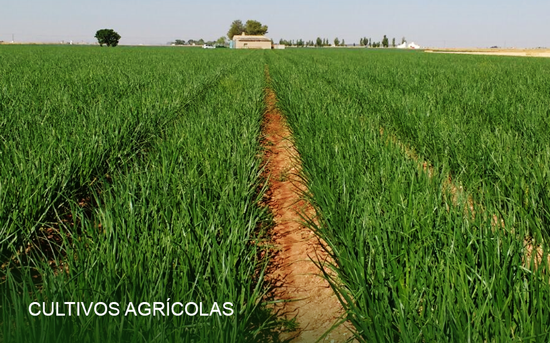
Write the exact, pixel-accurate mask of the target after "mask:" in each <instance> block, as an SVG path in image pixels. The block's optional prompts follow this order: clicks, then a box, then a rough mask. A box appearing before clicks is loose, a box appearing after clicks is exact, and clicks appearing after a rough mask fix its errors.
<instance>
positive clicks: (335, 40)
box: [334, 37, 340, 46]
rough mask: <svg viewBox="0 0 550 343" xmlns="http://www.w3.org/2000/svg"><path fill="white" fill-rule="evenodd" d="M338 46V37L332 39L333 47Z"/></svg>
mask: <svg viewBox="0 0 550 343" xmlns="http://www.w3.org/2000/svg"><path fill="white" fill-rule="evenodd" d="M339 45H340V40H339V39H338V37H336V38H334V46H339Z"/></svg>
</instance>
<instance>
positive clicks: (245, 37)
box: [233, 34, 271, 43]
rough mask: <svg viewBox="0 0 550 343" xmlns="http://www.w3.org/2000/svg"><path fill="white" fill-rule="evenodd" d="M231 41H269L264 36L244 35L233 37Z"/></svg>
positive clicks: (269, 40)
mask: <svg viewBox="0 0 550 343" xmlns="http://www.w3.org/2000/svg"><path fill="white" fill-rule="evenodd" d="M233 40H235V41H243V42H270V43H271V39H269V38H267V37H266V36H248V35H245V34H242V35H240V36H237V35H235V36H233Z"/></svg>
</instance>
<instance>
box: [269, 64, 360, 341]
mask: <svg viewBox="0 0 550 343" xmlns="http://www.w3.org/2000/svg"><path fill="white" fill-rule="evenodd" d="M266 74H267V75H268V73H267V72H266ZM266 106H267V110H266V113H265V116H264V123H263V135H264V137H265V139H264V142H263V146H264V148H265V149H266V153H265V156H264V161H265V163H266V175H265V176H268V177H269V190H268V192H267V195H266V199H265V203H266V205H267V206H269V208H270V210H271V211H272V213H273V216H274V220H275V227H274V229H273V236H272V237H273V243H274V244H275V246H276V249H275V253H274V257H273V258H272V260H271V263H270V268H269V269H270V272H269V273H268V275H267V280H268V282H270V283H271V284H272V285H274V286H275V287H274V294H273V296H274V298H275V300H278V301H284V302H281V303H278V304H276V305H275V310H276V311H278V312H279V314H280V315H282V316H285V317H286V318H287V319H292V318H295V319H296V322H297V324H298V330H297V331H295V332H292V333H283V335H282V337H281V338H282V339H290V340H291V341H292V342H303V343H313V342H315V341H317V340H318V339H319V338H321V336H322V335H323V334H324V333H325V332H326V331H327V330H328V329H330V328H331V327H332V325H333V324H334V323H335V322H337V320H338V318H339V317H340V316H341V315H342V313H343V309H342V306H341V305H340V303H339V301H338V299H337V297H336V295H335V294H334V292H333V290H332V289H331V287H330V286H329V284H328V282H327V281H326V280H325V279H323V278H321V277H320V274H321V272H320V270H319V268H318V267H317V266H316V265H315V264H314V263H313V261H312V260H311V258H316V256H319V258H320V259H321V260H322V259H325V258H326V256H327V254H326V253H325V252H324V251H323V250H322V247H321V245H320V243H319V241H318V239H317V238H316V236H315V235H314V233H313V232H312V231H311V230H310V229H309V228H307V227H305V226H304V225H303V224H302V222H303V220H302V219H301V216H300V214H301V213H305V214H307V215H308V216H313V215H314V214H315V212H314V210H313V208H312V206H311V205H310V204H309V203H307V202H306V201H304V200H303V199H301V197H300V193H302V192H303V191H305V190H306V186H305V185H304V184H303V183H302V182H301V181H302V180H301V179H300V178H299V177H298V174H299V172H300V168H301V166H300V163H299V160H298V159H297V158H296V157H297V156H298V153H297V151H296V148H295V146H294V144H293V142H292V139H291V133H290V131H289V129H288V127H287V123H286V120H285V118H284V117H283V116H282V115H281V113H280V111H279V110H278V109H277V98H276V96H275V93H274V92H273V90H271V89H267V93H266ZM289 301H290V302H289ZM351 336H352V334H351V333H350V331H349V330H348V329H346V328H345V327H344V325H341V326H339V327H338V328H336V329H335V330H334V331H332V332H331V333H329V334H328V335H327V337H325V338H323V340H322V341H323V342H334V343H336V342H344V341H346V339H347V338H349V337H351Z"/></svg>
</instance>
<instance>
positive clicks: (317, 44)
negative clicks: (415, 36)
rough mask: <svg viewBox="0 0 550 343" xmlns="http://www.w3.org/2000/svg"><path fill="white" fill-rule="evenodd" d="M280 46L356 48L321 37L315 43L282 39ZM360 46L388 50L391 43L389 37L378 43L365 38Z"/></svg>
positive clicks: (393, 44) (335, 39)
mask: <svg viewBox="0 0 550 343" xmlns="http://www.w3.org/2000/svg"><path fill="white" fill-rule="evenodd" d="M405 41H406V40H405V37H403V38H402V39H401V43H404V42H405ZM279 44H281V45H286V46H296V47H310V46H314V47H323V46H348V45H352V46H356V43H353V44H346V41H345V40H344V39H342V40H340V39H338V37H336V38H334V40H333V41H332V43H331V42H330V41H329V40H328V38H321V37H317V39H316V40H315V41H313V40H309V41H304V40H303V39H298V40H286V39H283V38H281V39H280V40H279ZM359 46H368V47H372V48H379V47H384V48H388V47H390V42H389V39H388V37H386V35H384V37H383V38H382V40H381V41H378V42H373V41H372V38H367V37H364V38H361V39H360V40H359ZM391 46H392V47H396V40H395V38H393V39H392V41H391Z"/></svg>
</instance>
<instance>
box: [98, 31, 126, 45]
mask: <svg viewBox="0 0 550 343" xmlns="http://www.w3.org/2000/svg"><path fill="white" fill-rule="evenodd" d="M95 38H96V39H97V42H98V43H99V45H100V46H103V44H105V45H107V46H112V47H115V46H117V45H118V42H119V41H120V35H119V34H118V33H116V32H115V30H113V29H101V30H98V31H97V32H96V33H95Z"/></svg>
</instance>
